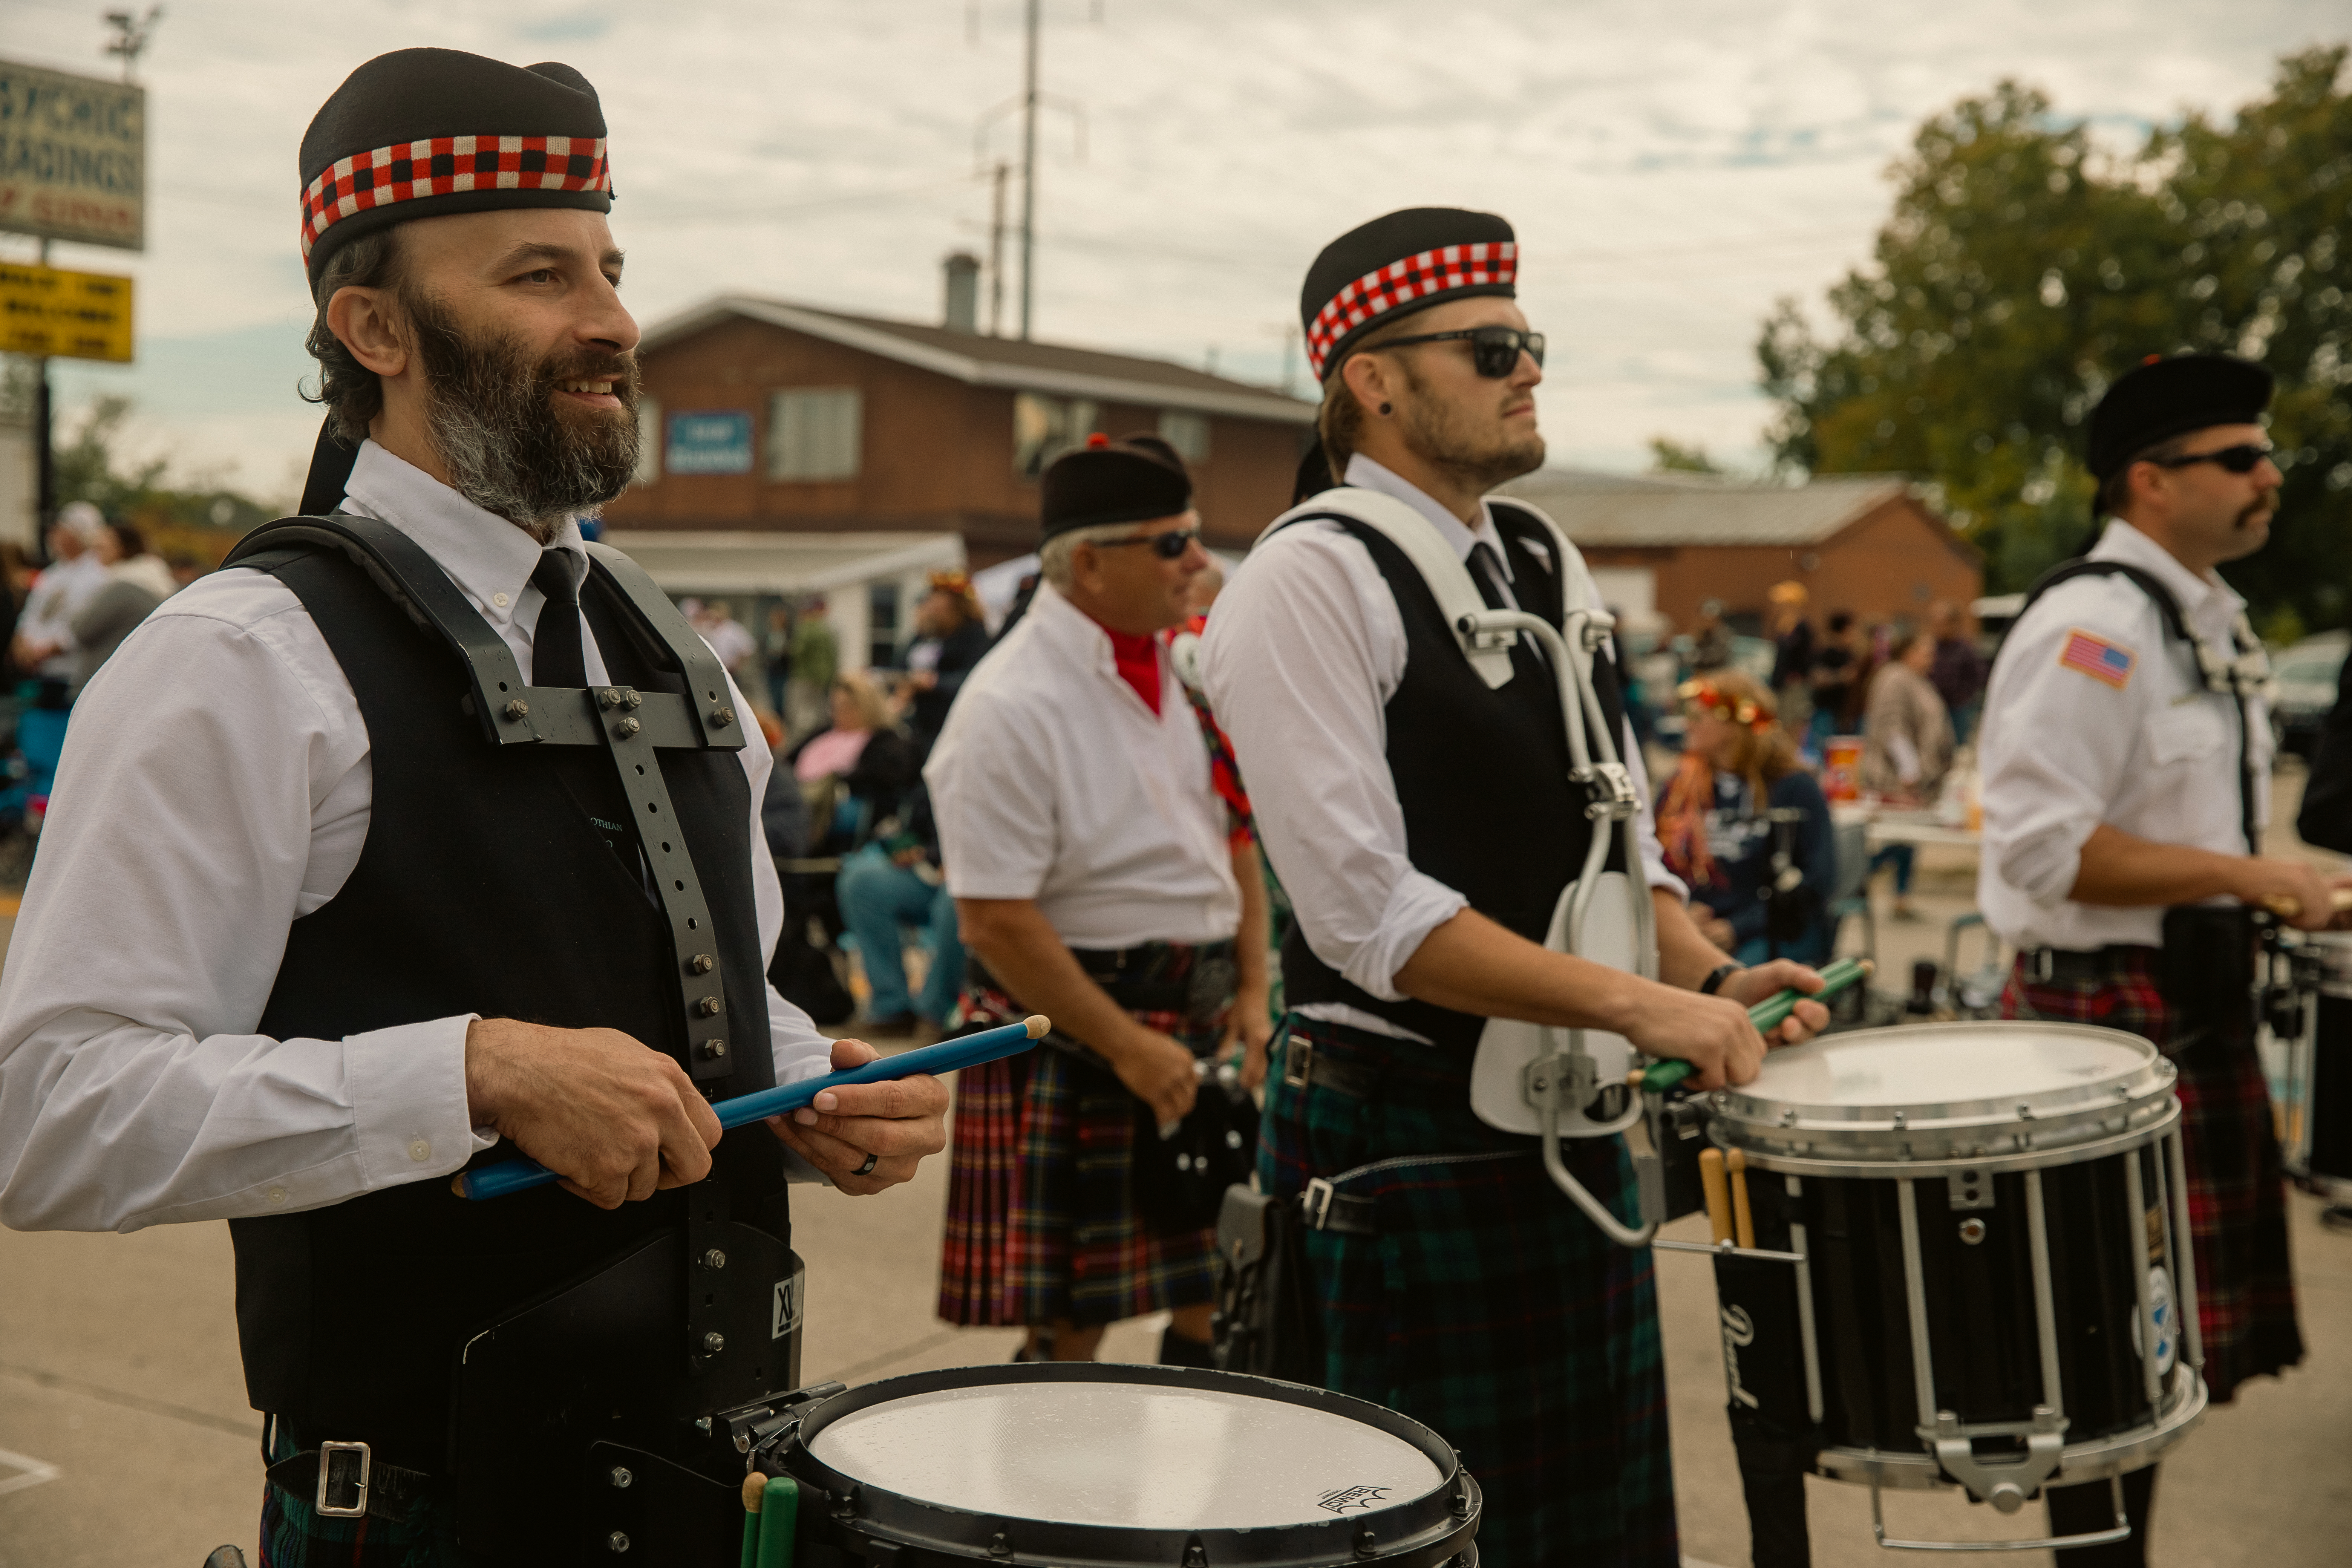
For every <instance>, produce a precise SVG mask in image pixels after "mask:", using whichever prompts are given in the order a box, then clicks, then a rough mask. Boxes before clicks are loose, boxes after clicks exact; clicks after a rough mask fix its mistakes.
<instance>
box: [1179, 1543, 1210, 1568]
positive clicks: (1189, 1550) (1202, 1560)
mask: <svg viewBox="0 0 2352 1568" xmlns="http://www.w3.org/2000/svg"><path fill="white" fill-rule="evenodd" d="M1183 1568H1209V1549H1208V1548H1207V1547H1205V1546H1203V1545H1202V1544H1201V1538H1200V1537H1199V1536H1197V1535H1196V1536H1194V1537H1192V1540H1190V1541H1187V1542H1185V1543H1184V1564H1183Z"/></svg>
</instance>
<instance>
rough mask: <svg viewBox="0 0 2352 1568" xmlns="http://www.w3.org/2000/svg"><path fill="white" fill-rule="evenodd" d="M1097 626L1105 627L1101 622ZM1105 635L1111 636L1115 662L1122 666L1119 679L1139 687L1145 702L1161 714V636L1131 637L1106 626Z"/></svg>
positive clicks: (1139, 693)
mask: <svg viewBox="0 0 2352 1568" xmlns="http://www.w3.org/2000/svg"><path fill="white" fill-rule="evenodd" d="M1095 625H1097V626H1102V623H1101V622H1100V621H1097V622H1095ZM1102 629H1103V635H1104V636H1105V637H1108V638H1110V657H1111V661H1112V662H1113V663H1114V664H1116V665H1118V678H1119V679H1121V680H1124V681H1126V682H1127V683H1128V684H1129V686H1132V687H1133V688H1135V694H1136V695H1137V696H1138V697H1140V698H1142V699H1143V705H1144V706H1145V707H1146V708H1149V709H1150V710H1151V712H1152V716H1153V717H1154V718H1157V717H1159V714H1160V639H1159V638H1158V637H1151V636H1149V635H1146V636H1143V637H1134V636H1130V635H1129V634H1128V633H1126V632H1115V631H1113V630H1111V629H1110V628H1109V627H1108V626H1103V628H1102Z"/></svg>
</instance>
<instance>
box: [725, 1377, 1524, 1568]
mask: <svg viewBox="0 0 2352 1568" xmlns="http://www.w3.org/2000/svg"><path fill="white" fill-rule="evenodd" d="M1051 1382H1070V1383H1077V1382H1100V1383H1124V1384H1154V1385H1158V1386H1161V1387H1179V1388H1205V1389H1216V1390H1220V1391H1223V1392H1230V1393H1241V1394H1254V1395H1256V1396H1259V1397H1262V1398H1273V1399H1281V1400H1285V1401H1287V1402H1291V1403H1295V1404H1300V1405H1310V1406H1313V1407H1315V1408H1318V1409H1323V1410H1328V1411H1330V1412H1332V1413H1333V1414H1336V1415H1344V1416H1347V1417H1349V1419H1352V1420H1357V1421H1361V1422H1363V1423H1365V1424H1366V1425H1369V1426H1376V1427H1378V1428H1380V1429H1381V1430H1382V1431H1384V1432H1388V1433H1390V1434H1391V1435H1392V1436H1398V1437H1402V1438H1403V1439H1404V1440H1405V1441H1407V1442H1409V1443H1412V1445H1414V1446H1415V1447H1418V1448H1420V1449H1421V1450H1422V1451H1423V1453H1424V1454H1426V1455H1428V1456H1429V1458H1430V1459H1431V1461H1432V1462H1433V1463H1434V1464H1435V1465H1436V1466H1437V1467H1438V1469H1439V1472H1440V1474H1441V1476H1442V1478H1443V1479H1442V1480H1441V1482H1440V1484H1439V1485H1438V1486H1437V1487H1436V1488H1435V1489H1433V1490H1431V1491H1430V1492H1428V1493H1426V1494H1424V1495H1423V1496H1422V1497H1419V1498H1412V1499H1407V1500H1402V1501H1401V1502H1399V1503H1398V1504H1396V1505H1395V1506H1392V1507H1390V1508H1386V1509H1382V1510H1379V1511H1377V1512H1374V1513H1351V1514H1348V1515H1345V1516H1335V1517H1334V1518H1333V1519H1332V1520H1331V1521H1328V1522H1322V1521H1318V1522H1315V1523H1309V1524H1300V1525H1287V1526H1269V1527H1264V1528H1259V1529H1255V1530H1193V1531H1187V1530H1156V1529H1134V1528H1128V1527H1124V1526H1117V1525H1095V1524H1075V1523H1068V1522H1064V1521H1052V1520H1033V1519H1020V1518H1005V1517H999V1516H994V1515H986V1514H980V1513H975V1512H971V1511H970V1510H963V1509H958V1508H951V1507H948V1506H945V1505H942V1504H939V1503H933V1502H927V1501H924V1500H919V1499H915V1498H909V1497H907V1496H904V1495H903V1494H900V1493H897V1492H893V1491H890V1490H888V1489H884V1488H879V1487H875V1486H872V1485H870V1484H866V1483H863V1482H860V1481H859V1480H858V1479H856V1478H855V1477H852V1476H847V1475H845V1474H843V1473H841V1472H840V1471H838V1470H835V1469H834V1468H832V1467H831V1466H829V1465H827V1464H825V1463H824V1461H822V1460H820V1459H818V1458H816V1457H815V1456H814V1454H812V1453H810V1452H809V1450H808V1444H809V1443H810V1442H811V1441H812V1440H814V1438H815V1437H816V1436H817V1435H818V1434H819V1433H821V1432H822V1431H823V1430H824V1427H825V1426H827V1425H828V1424H830V1423H831V1422H832V1421H834V1420H836V1419H838V1418H840V1417H841V1416H844V1415H850V1414H852V1413H853V1412H856V1411H858V1410H863V1409H866V1408H867V1407H868V1406H871V1405H879V1404H883V1403H886V1402H887V1401H889V1400H893V1399H899V1398H905V1397H907V1396H909V1395H913V1394H929V1393H934V1392H938V1391H940V1390H946V1389H957V1388H972V1387H981V1386H985V1385H988V1384H1003V1383H1051ZM755 1463H756V1465H757V1468H759V1469H761V1470H762V1471H764V1472H765V1473H768V1474H771V1475H789V1476H791V1477H792V1478H793V1479H794V1480H795V1481H796V1482H797V1483H799V1486H800V1494H801V1496H800V1525H799V1529H798V1531H797V1532H796V1538H795V1552H796V1556H795V1561H796V1563H799V1564H800V1565H801V1568H866V1565H867V1564H868V1563H873V1562H878V1561H887V1562H890V1563H898V1564H900V1565H901V1568H969V1564H971V1563H972V1562H973V1561H975V1560H979V1561H988V1560H990V1558H991V1557H992V1556H996V1557H1002V1558H1003V1559H1004V1560H1006V1561H1012V1562H1021V1563H1037V1562H1044V1563H1053V1564H1055V1568H1129V1565H1130V1564H1132V1565H1138V1568H1140V1565H1143V1564H1160V1563H1166V1564H1171V1565H1173V1564H1179V1563H1187V1562H1192V1561H1200V1562H1204V1563H1212V1564H1215V1565H1216V1568H1342V1565H1348V1568H1353V1565H1354V1564H1359V1563H1378V1564H1385V1565H1391V1568H1448V1565H1451V1568H1476V1564H1477V1562H1478V1554H1477V1548H1476V1546H1475V1537H1476V1535H1477V1533H1478V1518H1479V1512H1480V1509H1481V1506H1482V1503H1481V1499H1480V1496H1479V1491H1478V1484H1477V1482H1476V1481H1475V1480H1473V1479H1471V1477H1470V1473H1469V1472H1468V1471H1467V1470H1465V1469H1464V1468H1462V1464H1461V1459H1460V1458H1459V1456H1457V1455H1456V1454H1455V1453H1454V1450H1453V1448H1452V1447H1449V1446H1447V1444H1446V1443H1445V1442H1444V1439H1442V1438H1440V1437H1439V1436H1437V1435H1436V1434H1435V1433H1433V1432H1432V1431H1431V1430H1430V1429H1429V1428H1428V1427H1426V1426H1422V1425H1421V1424H1420V1423H1419V1422H1417V1421H1414V1420H1412V1419H1411V1418H1409V1417H1407V1416H1403V1415H1398V1414H1397V1413H1396V1412H1394V1411H1392V1410H1386V1409H1383V1408H1381V1406H1379V1405H1372V1404H1370V1403H1368V1402H1366V1401H1363V1400H1360V1399H1354V1398H1350V1397H1349V1396H1348V1395H1346V1394H1333V1393H1331V1392H1329V1391H1328V1390H1326V1389H1320V1388H1309V1387H1307V1386H1305V1385H1303V1384H1293V1383H1283V1382H1279V1381H1277V1380H1276V1379H1274V1378H1266V1377H1253V1376H1247V1375H1244V1374H1242V1373H1224V1372H1213V1371H1207V1370H1202V1369H1195V1368H1189V1367H1168V1366H1139V1365H1118V1366H1110V1365H1102V1364H1099V1363H1092V1362H1048V1363H1025V1364H1018V1365H1007V1366H980V1367H956V1368H951V1369H950V1370H947V1371H944V1372H926V1373H908V1374H907V1375H905V1376H901V1377H893V1378H886V1379H884V1380H883V1381H881V1382H879V1383H870V1384H863V1385H861V1386H859V1387H856V1388H853V1389H850V1390H848V1391H846V1392H845V1393H842V1394H835V1395H833V1396H832V1397H831V1398H828V1399H824V1400H821V1401H818V1402H817V1403H815V1404H814V1405H811V1406H810V1408H809V1409H808V1410H807V1412H806V1413H804V1414H803V1416H802V1417H801V1420H800V1421H799V1423H798V1424H797V1425H796V1426H794V1427H793V1429H792V1430H791V1431H790V1432H788V1433H786V1434H784V1435H783V1436H782V1438H781V1440H780V1441H779V1442H777V1443H776V1444H775V1445H774V1446H773V1447H772V1448H770V1449H768V1450H767V1451H765V1452H763V1453H761V1455H760V1456H758V1458H757V1459H756V1461H755ZM1368 1532H1369V1533H1368ZM1195 1547H1198V1548H1199V1551H1200V1554H1199V1556H1198V1557H1195V1556H1194V1555H1193V1554H1192V1549H1193V1548H1195ZM992 1548H997V1550H995V1551H994V1552H992Z"/></svg>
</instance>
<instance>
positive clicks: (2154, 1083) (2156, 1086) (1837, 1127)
mask: <svg viewBox="0 0 2352 1568" xmlns="http://www.w3.org/2000/svg"><path fill="white" fill-rule="evenodd" d="M1935 1027H1939V1028H1943V1029H1951V1030H1965V1031H1968V1032H1969V1033H1971V1034H1980V1035H1986V1034H1993V1033H1999V1034H2003V1035H2018V1034H2032V1035H2035V1036H2037V1037H2049V1036H2053V1035H2060V1036H2074V1037H2086V1038H2091V1039H2096V1040H2099V1041H2102V1042H2104V1043H2108V1044H2114V1045H2120V1046H2123V1047H2127V1048H2128V1049H2130V1050H2131V1051H2132V1053H2133V1054H2134V1055H2135V1056H2137V1057H2138V1058H2139V1060H2138V1061H2137V1064H2136V1065H2134V1066H2133V1067H2132V1068H2128V1069H2127V1070H2126V1071H2124V1072H2121V1073H2117V1074H2116V1075H2114V1076H2112V1077H2109V1078H2103V1079H2092V1080H2088V1081H2085V1082H2082V1083H2075V1084H2069V1085H2066V1086H2064V1087H2063V1088H2058V1089H2039V1090H2030V1091H2026V1092H2022V1093H2021V1092H2016V1091H2011V1092H2009V1093H2005V1094H2001V1095H1999V1096H1996V1097H1979V1098H1977V1099H1973V1100H1913V1101H1906V1102H1894V1101H1889V1102H1885V1103H1880V1104H1872V1105H1824V1104H1822V1103H1820V1102H1818V1101H1804V1100H1779V1099H1768V1098H1766V1097H1764V1096H1762V1095H1759V1094H1755V1093H1753V1092H1750V1091H1749V1090H1748V1089H1717V1090H1716V1091H1715V1092H1714V1093H1713V1094H1712V1095H1711V1096H1710V1097H1709V1103H1710V1107H1711V1109H1712V1110H1713V1111H1714V1120H1715V1121H1717V1124H1719V1125H1725V1124H1727V1126H1726V1136H1727V1137H1730V1136H1731V1132H1732V1131H1733V1130H1735V1129H1736V1130H1739V1131H1743V1132H1747V1130H1749V1129H1753V1130H1754V1131H1752V1132H1747V1135H1746V1136H1745V1137H1732V1138H1731V1141H1732V1142H1738V1143H1740V1144H1742V1145H1743V1146H1744V1145H1746V1144H1747V1143H1748V1142H1749V1141H1750V1140H1751V1139H1752V1140H1754V1141H1757V1142H1764V1143H1766V1144H1769V1145H1776V1146H1777V1145H1783V1144H1785V1142H1787V1138H1788V1135H1789V1134H1791V1133H1798V1132H1801V1133H1804V1134H1806V1135H1807V1136H1808V1138H1809V1139H1810V1140H1811V1142H1814V1143H1815V1144H1816V1145H1821V1144H1823V1143H1829V1144H1834V1143H1836V1142H1838V1140H1839V1138H1840V1135H1841V1134H1843V1135H1846V1136H1848V1137H1851V1138H1854V1139H1859V1140H1870V1139H1874V1138H1883V1137H1884V1136H1885V1135H1889V1134H1893V1135H1897V1136H1908V1137H1911V1138H1915V1139H1919V1138H1932V1137H1933V1136H1934V1135H1936V1134H1938V1133H1950V1132H1957V1131H1961V1130H1964V1129H1966V1130H1975V1131H1982V1130H1989V1129H1993V1128H2001V1127H2009V1126H2011V1125H2015V1124H2021V1123H2030V1124H2031V1125H2032V1127H2033V1129H2034V1131H2035V1132H2036V1138H2035V1140H2034V1142H2035V1143H2036V1144H2037V1145H2038V1146H2040V1147H2043V1148H2054V1147H2058V1146H2060V1139H2059V1136H2058V1135H2059V1134H2060V1133H2062V1132H2063V1131H2064V1130H2066V1129H2067V1128H2068V1127H2070V1126H2071V1125H2074V1124H2075V1123H2078V1122H2080V1121H2084V1120H2085V1119H2087V1120H2088V1121H2090V1123H2091V1126H2092V1127H2093V1128H2099V1127H2102V1126H2103V1125H2104V1124H2105V1121H2107V1119H2108V1118H2109V1117H2111V1116H2112V1115H2113V1113H2114V1112H2115V1111H2116V1110H2117V1109H2118V1108H2119V1107H2123V1108H2133V1107H2137V1106H2138V1105H2140V1104H2141V1103H2142V1102H2144V1101H2147V1100H2153V1099H2155V1098H2157V1097H2158V1096H2160V1095H2166V1094H2169V1093H2170V1092H2171V1091H2172V1084H2173V1079H2174V1077H2175V1069H2174V1068H2173V1066H2172V1064H2171V1063H2170V1062H2169V1061H2168V1060H2167V1059H2166V1058H2165V1057H2164V1055H2163V1053H2162V1052H2160V1051H2158V1049H2157V1048H2156V1047H2155V1046H2154V1045H2153V1044H2151V1043H2150V1042H2149V1041H2147V1040H2146V1039H2144V1038H2142V1037H2140V1036H2137V1035H2134V1034H2128V1033H2126V1032H2125V1031H2124V1030H2121V1029H2107V1028H2101V1027H2099V1026H2095V1025H2090V1024H2057V1023H2043V1022H2040V1021H2038V1020H2032V1019H1998V1020H1994V1019H1988V1020H1985V1021H1982V1022H1966V1023H1951V1024H1945V1025H1939V1026H1935ZM1920 1033H1921V1029H1920V1026H1916V1025H1911V1026H1896V1027H1894V1028H1885V1029H1856V1030H1853V1031H1850V1032H1846V1033H1842V1034H1838V1035H1833V1036H1824V1037H1822V1039H1823V1040H1826V1041H1830V1042H1833V1043H1834V1042H1852V1041H1856V1040H1861V1039H1864V1038H1866V1037H1885V1038H1887V1039H1890V1040H1891V1039H1896V1038H1900V1037H1905V1036H1911V1037H1916V1036H1917V1035H1918V1034H1920ZM1812 1043H1814V1042H1810V1041H1809V1042H1807V1044H1808V1045H1811V1044H1812ZM1805 1048H1806V1047H1804V1046H1797V1047H1790V1049H1794V1050H1803V1049H1805ZM2118 1091H2121V1092H2120V1093H2119V1092H2118ZM2021 1106H2024V1107H2028V1108H2030V1110H2031V1115H2029V1116H2025V1117H2021V1116H2020V1115H2019V1114H2018V1109H2019V1107H2021ZM1792 1112H1793V1113H1794V1114H1793V1116H1792V1115H1791V1113H1792Z"/></svg>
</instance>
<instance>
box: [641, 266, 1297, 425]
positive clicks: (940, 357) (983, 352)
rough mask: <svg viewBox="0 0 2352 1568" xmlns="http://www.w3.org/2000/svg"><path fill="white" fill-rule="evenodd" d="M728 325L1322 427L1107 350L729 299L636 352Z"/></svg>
mask: <svg viewBox="0 0 2352 1568" xmlns="http://www.w3.org/2000/svg"><path fill="white" fill-rule="evenodd" d="M730 317H741V318H745V319H747V320H750V321H765V322H767V323H768V324H770V325H771V326H777V327H783V328H785V329H787V330H789V331H795V332H805V333H807V334H808V335H809V336H811V337H814V338H822V339H824V341H825V342H831V343H838V344H840V345H841V346H842V347H844V348H849V349H856V350H857V351H859V352H860V353H870V354H877V355H879V356H881V357H882V358H884V359H888V360H896V361H898V363H900V364H906V365H912V366H914V367H915V368H916V369H918V370H927V371H930V372H931V373H933V374H938V375H944V376H947V377H949V378H950V379H951V380H955V381H961V382H962V383H964V384H966V385H969V386H1001V387H1009V388H1011V389H1013V390H1014V391H1018V392H1045V393H1052V394H1055V395H1057V396H1062V397H1090V398H1093V399H1094V400H1096V401H1097V402H1100V403H1128V404H1139V405H1143V406H1145V407H1148V408H1177V409H1183V410H1185V411H1187V412H1191V413H1198V414H1225V415H1231V416H1235V417H1238V418H1243V419H1265V420H1271V421H1273V422H1275V423H1276V424H1282V425H1311V424H1313V423H1314V422H1315V405H1314V404H1312V403H1307V402H1302V401H1301V400H1299V399H1298V398H1296V397H1292V396H1290V395H1287V394H1286V393H1282V392H1278V391H1276V390H1275V389H1273V388H1271V387H1264V386H1252V385H1251V384H1248V383H1247V382H1240V381H1228V380H1227V379H1225V378H1224V377H1223V376H1221V375H1210V374H1207V373H1205V372H1202V371H1197V370H1192V369H1189V368H1187V367H1186V366H1183V365H1181V364H1175V363H1171V362H1169V361H1167V360H1159V359H1146V358H1143V357H1141V356H1139V355H1136V354H1115V353H1104V352H1103V351H1101V350H1099V349H1081V348H1071V347H1069V346H1067V345H1065V344H1062V343H1040V342H1021V341H1020V340H1018V339H1015V338H991V337H983V336H982V335H980V334H979V333H977V332H958V331H950V330H949V329H947V328H945V327H928V326H919V325H917V324H916V323H914V322H912V321H886V320H884V319H883V318H881V317H878V316H847V315H843V314H841V313H839V312H837V311H834V310H812V309H811V308H810V307H808V306H806V305H794V304H790V303H787V302H786V301H784V300H761V299H755V298H753V297H751V296H750V295H746V294H726V295H721V296H719V298H717V299H714V300H707V301H705V302H704V303H702V304H700V305H698V306H696V307H695V308H694V309H692V310H688V311H686V312H685V313H684V314H682V315H677V316H673V317H671V318H670V319H669V320H667V321H662V322H660V323H658V324H657V325H656V326H655V327H653V328H652V329H651V330H650V331H647V332H646V335H645V339H644V341H643V342H641V343H640V344H639V345H638V352H639V353H646V352H648V351H651V350H654V349H657V348H660V347H661V346H662V345H664V344H666V343H670V342H677V340H679V339H681V338H684V337H687V336H688V335H689V334H691V333H694V332H699V331H707V330H709V328H711V327H713V326H716V325H718V324H719V323H720V322H722V321H727V320H728V319H729V318H730Z"/></svg>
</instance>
